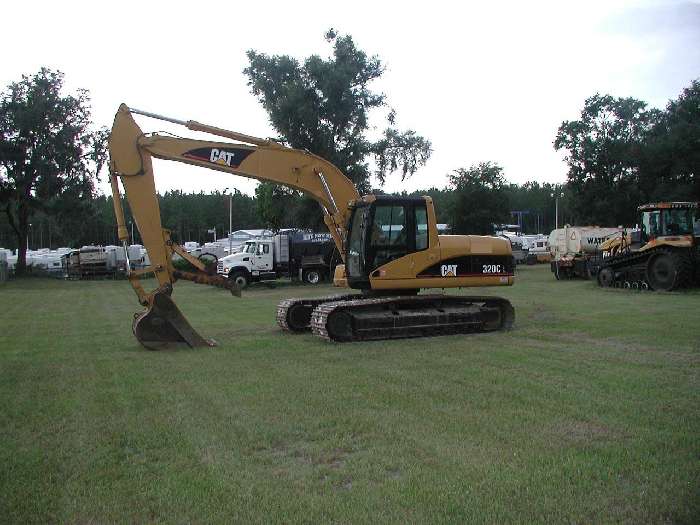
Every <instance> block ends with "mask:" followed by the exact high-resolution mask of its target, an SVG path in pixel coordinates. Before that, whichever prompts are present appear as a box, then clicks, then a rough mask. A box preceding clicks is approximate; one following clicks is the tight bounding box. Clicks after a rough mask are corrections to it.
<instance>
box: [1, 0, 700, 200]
mask: <svg viewBox="0 0 700 525" xmlns="http://www.w3.org/2000/svg"><path fill="white" fill-rule="evenodd" d="M2 11H3V19H4V20H3V21H4V23H3V42H4V50H3V55H2V59H1V60H0V87H2V88H3V89H4V87H5V86H7V84H9V83H10V82H12V81H16V80H19V79H20V77H21V75H22V74H32V73H34V72H36V71H38V69H39V68H40V67H42V66H46V67H49V68H52V69H59V70H61V71H63V72H64V73H65V75H66V83H67V87H68V89H69V90H71V89H75V88H78V87H81V88H86V89H88V90H89V91H90V93H91V95H92V108H93V119H94V122H95V123H96V124H97V125H100V126H107V127H109V126H111V123H112V119H113V117H114V113H115V111H116V109H117V107H118V105H119V103H120V102H126V103H127V104H128V105H130V106H132V107H135V108H139V109H144V110H147V111H151V112H155V113H160V114H165V115H169V116H173V117H176V118H180V119H184V120H188V119H192V120H198V121H200V122H204V123H207V124H212V125H215V126H219V127H223V128H227V129H231V130H235V131H240V132H244V133H248V134H252V135H258V136H262V137H269V136H274V135H275V133H274V131H273V130H272V128H271V126H270V125H269V121H268V118H267V115H266V113H265V112H264V111H263V109H262V107H261V106H260V104H259V103H258V102H257V100H256V99H255V98H254V97H253V95H251V94H250V91H249V88H248V86H247V84H246V78H245V76H244V75H243V73H242V70H243V68H244V67H245V66H246V65H247V59H246V56H245V52H246V50H248V49H255V50H256V51H260V52H265V53H268V54H289V55H292V56H294V57H297V58H304V57H307V56H309V55H311V54H320V55H322V56H327V55H328V54H329V53H330V47H329V46H328V44H327V43H326V42H325V40H324V39H323V34H324V33H325V31H326V30H327V29H328V28H330V27H333V28H335V29H336V30H338V31H339V32H341V33H344V34H350V35H352V37H353V38H354V40H355V42H356V44H357V46H358V47H359V48H360V49H363V50H364V51H366V52H367V53H368V54H377V55H379V57H380V58H381V59H382V61H383V62H384V64H385V65H386V67H387V71H386V73H385V74H384V76H383V77H382V79H381V80H380V81H378V82H376V83H375V85H374V88H375V89H376V90H377V91H382V92H384V93H385V94H386V95H387V96H388V101H389V103H390V105H391V106H392V107H394V108H395V109H396V111H397V115H398V125H399V127H400V128H411V129H414V130H416V131H417V132H418V133H420V134H422V135H423V136H425V137H426V138H428V139H429V140H431V141H432V144H433V150H434V151H433V155H432V157H431V159H430V160H429V162H428V163H427V165H426V166H425V167H423V168H421V169H420V170H419V171H418V172H417V173H416V174H415V175H414V176H413V177H412V178H411V180H409V181H408V182H405V183H402V182H401V180H400V177H399V176H392V177H390V178H389V179H388V181H387V183H386V185H385V187H384V188H385V189H386V190H389V191H395V190H399V189H408V190H412V189H419V188H427V187H430V186H438V187H442V186H445V184H446V174H447V173H449V172H451V171H452V170H454V169H457V168H460V167H468V166H470V165H471V164H474V163H477V162H481V161H494V162H497V163H499V164H500V165H502V166H503V167H504V169H505V175H506V177H507V178H508V179H509V180H510V181H512V182H517V183H522V182H525V181H527V180H538V181H540V182H563V181H564V180H565V173H566V166H565V165H564V163H563V162H562V160H561V155H560V154H558V153H557V152H555V151H554V149H553V147H552V142H553V140H554V136H555V133H556V130H557V128H558V126H559V125H560V124H561V122H562V121H563V120H567V119H575V118H576V117H577V116H578V115H579V114H580V110H581V108H582V106H583V102H584V100H585V99H586V98H587V97H588V96H591V95H592V94H594V93H596V92H599V93H609V94H612V95H614V96H632V97H636V98H639V99H642V100H644V101H646V102H648V103H649V104H651V105H653V106H656V107H659V108H662V107H664V106H665V104H666V103H667V102H668V100H669V99H672V98H676V97H677V96H678V94H679V93H680V92H681V90H682V89H683V88H684V87H686V86H688V85H689V84H690V82H691V80H693V79H695V78H699V77H700V2H698V1H674V0H667V1H660V0H646V1H640V0H630V1H614V0H608V1H592V0H587V1H581V2H566V1H563V0H559V1H554V2H534V1H532V2H526V1H514V2H486V1H483V2H468V1H463V2H454V3H452V2H427V3H426V2H407V1H404V2H378V1H376V0H375V1H371V2H365V1H358V0H353V1H351V2H329V1H327V0H326V1H321V2H289V1H287V2H275V1H267V2H251V3H243V2H223V1H222V2H207V1H200V2H191V1H189V2H176V1H172V0H171V1H163V2H160V1H150V2H146V1H135V2H132V1H126V0H121V1H119V2H98V1H94V0H93V1H88V2H75V1H74V2H55V1H51V2H36V1H29V0H23V1H21V2H19V1H13V2H5V4H4V5H3V9H2ZM379 117H380V115H377V118H376V119H375V124H376V125H377V126H378V128H377V130H378V131H379V126H380V125H381V119H380V118H379ZM139 123H140V124H141V126H142V128H143V129H144V131H157V130H162V129H166V130H170V131H174V132H177V133H179V134H181V135H189V136H191V135H192V134H191V133H190V132H188V131H187V130H186V129H184V128H172V127H169V126H166V125H164V124H162V123H160V122H158V121H153V120H150V119H139ZM155 169H156V180H157V185H158V188H159V190H161V191H165V190H167V189H183V190H185V191H199V190H205V191H209V190H213V189H220V190H221V189H223V188H226V187H236V188H238V189H240V190H241V191H244V192H246V193H252V191H253V189H254V187H255V184H256V183H255V182H253V181H249V180H246V179H242V178H240V177H233V176H231V175H226V174H220V173H216V172H213V171H210V170H206V169H201V168H194V167H187V166H183V165H178V164H177V163H172V162H165V161H157V162H156V166H155ZM101 187H102V188H103V189H105V190H106V189H107V188H108V186H107V185H106V184H102V185H101Z"/></svg>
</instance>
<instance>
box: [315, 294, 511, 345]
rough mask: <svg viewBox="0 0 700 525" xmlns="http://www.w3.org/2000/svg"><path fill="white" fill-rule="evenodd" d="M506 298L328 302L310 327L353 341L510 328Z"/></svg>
mask: <svg viewBox="0 0 700 525" xmlns="http://www.w3.org/2000/svg"><path fill="white" fill-rule="evenodd" d="M514 321H515V311H514V309H513V306H512V305H511V304H510V302H509V301H508V300H507V299H503V298H500V297H470V296H459V295H417V296H396V297H378V298H372V299H367V298H361V299H350V300H339V301H327V302H324V303H321V304H319V305H318V306H317V307H316V308H315V309H314V311H313V313H312V315H311V330H312V332H313V333H314V335H317V336H319V337H321V338H323V339H326V340H327V341H335V342H350V341H372V340H381V339H399V338H408V337H428V336H438V335H451V334H464V333H473V332H490V331H495V330H509V329H510V328H511V327H512V326H513V322H514Z"/></svg>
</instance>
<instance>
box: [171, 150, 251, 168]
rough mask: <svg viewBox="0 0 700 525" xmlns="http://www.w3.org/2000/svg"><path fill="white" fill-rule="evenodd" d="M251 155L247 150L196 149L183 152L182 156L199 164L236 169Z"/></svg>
mask: <svg viewBox="0 0 700 525" xmlns="http://www.w3.org/2000/svg"><path fill="white" fill-rule="evenodd" d="M251 153H253V150H251V149H248V148H196V149H191V150H189V151H186V152H184V153H183V154H182V156H183V157H184V158H186V159H192V160H196V161H199V162H211V163H213V164H218V165H219V166H227V167H229V168H237V167H238V166H240V165H241V162H243V161H244V160H245V159H246V157H248V155H250V154H251Z"/></svg>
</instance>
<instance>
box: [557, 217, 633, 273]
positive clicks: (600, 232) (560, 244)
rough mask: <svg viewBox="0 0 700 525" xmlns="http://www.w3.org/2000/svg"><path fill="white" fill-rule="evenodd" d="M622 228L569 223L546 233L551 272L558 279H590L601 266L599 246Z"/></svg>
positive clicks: (622, 229) (620, 231) (617, 234)
mask: <svg viewBox="0 0 700 525" xmlns="http://www.w3.org/2000/svg"><path fill="white" fill-rule="evenodd" d="M624 231H625V228H623V227H621V226H618V227H600V226H569V225H566V226H564V227H563V228H559V229H557V230H553V231H552V233H550V234H549V251H550V253H551V254H552V261H551V263H550V265H551V269H552V273H553V274H554V276H555V277H556V278H557V279H571V278H573V277H580V278H583V279H590V278H591V277H592V276H594V275H595V274H596V273H597V272H598V268H599V267H600V262H601V258H602V255H601V252H600V245H601V244H603V243H604V242H605V241H607V240H608V239H611V238H613V237H616V236H619V235H622V232H624Z"/></svg>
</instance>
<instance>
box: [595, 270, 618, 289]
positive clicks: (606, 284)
mask: <svg viewBox="0 0 700 525" xmlns="http://www.w3.org/2000/svg"><path fill="white" fill-rule="evenodd" d="M614 282H615V272H614V271H613V270H612V268H601V269H600V271H599V272H598V286H601V287H602V288H610V287H611V286H612V285H613V284H614Z"/></svg>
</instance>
